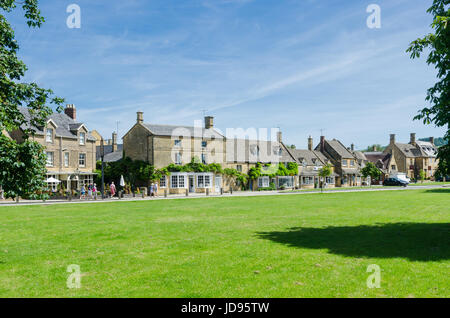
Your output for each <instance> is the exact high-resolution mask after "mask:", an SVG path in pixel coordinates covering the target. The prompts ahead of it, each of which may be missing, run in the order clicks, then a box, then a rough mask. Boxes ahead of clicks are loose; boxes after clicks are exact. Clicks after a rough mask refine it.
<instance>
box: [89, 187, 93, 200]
mask: <svg viewBox="0 0 450 318" xmlns="http://www.w3.org/2000/svg"><path fill="white" fill-rule="evenodd" d="M92 188H93V186H92V184H89V185H88V199H92Z"/></svg>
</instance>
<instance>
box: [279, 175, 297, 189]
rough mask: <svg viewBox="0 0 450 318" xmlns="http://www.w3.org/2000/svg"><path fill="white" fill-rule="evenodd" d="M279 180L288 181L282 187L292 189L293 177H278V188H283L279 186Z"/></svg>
mask: <svg viewBox="0 0 450 318" xmlns="http://www.w3.org/2000/svg"><path fill="white" fill-rule="evenodd" d="M281 180H288V181H287V183H286V184H285V185H284V186H285V187H286V188H293V187H294V177H293V176H279V177H278V188H281V187H282V186H283V185H280V181H281Z"/></svg>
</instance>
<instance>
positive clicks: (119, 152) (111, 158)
mask: <svg viewBox="0 0 450 318" xmlns="http://www.w3.org/2000/svg"><path fill="white" fill-rule="evenodd" d="M93 132H94V134H93V135H94V136H95V135H97V136H99V138H100V142H97V146H96V160H97V161H99V160H101V159H102V158H101V157H102V153H101V146H100V144H101V139H102V138H103V137H102V136H101V135H100V134H99V133H98V132H97V131H93ZM103 145H104V146H103V148H104V156H105V157H104V158H103V160H104V162H116V161H119V160H120V159H122V158H123V144H118V143H117V133H116V132H113V133H112V135H111V139H107V140H104V143H103Z"/></svg>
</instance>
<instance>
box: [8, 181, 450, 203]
mask: <svg viewBox="0 0 450 318" xmlns="http://www.w3.org/2000/svg"><path fill="white" fill-rule="evenodd" d="M442 188H447V189H450V185H428V186H426V185H424V186H410V187H406V188H404V187H382V186H374V187H372V188H365V189H361V188H356V189H354V188H335V189H328V190H325V191H324V192H323V194H329V193H348V192H375V191H410V190H421V189H442ZM317 193H321V191H320V190H296V191H237V192H233V194H229V193H225V194H223V195H209V196H206V195H205V194H197V193H194V194H192V193H191V194H189V196H185V195H169V196H168V197H167V198H165V197H156V198H150V197H146V198H140V197H135V198H123V199H120V200H119V199H117V198H114V199H106V200H101V199H98V200H73V201H67V200H50V201H45V202H43V201H31V200H21V201H20V202H19V203H16V202H12V201H0V207H2V206H27V205H43V206H44V205H53V204H86V203H110V202H133V201H154V200H174V199H199V198H221V197H222V198H229V197H257V196H271V195H272V196H273V195H302V194H317Z"/></svg>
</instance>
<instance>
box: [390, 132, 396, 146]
mask: <svg viewBox="0 0 450 318" xmlns="http://www.w3.org/2000/svg"><path fill="white" fill-rule="evenodd" d="M393 144H395V134H391V145H393Z"/></svg>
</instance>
